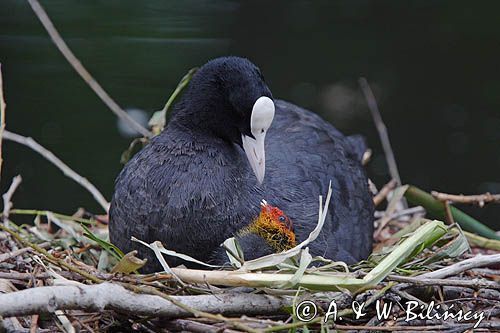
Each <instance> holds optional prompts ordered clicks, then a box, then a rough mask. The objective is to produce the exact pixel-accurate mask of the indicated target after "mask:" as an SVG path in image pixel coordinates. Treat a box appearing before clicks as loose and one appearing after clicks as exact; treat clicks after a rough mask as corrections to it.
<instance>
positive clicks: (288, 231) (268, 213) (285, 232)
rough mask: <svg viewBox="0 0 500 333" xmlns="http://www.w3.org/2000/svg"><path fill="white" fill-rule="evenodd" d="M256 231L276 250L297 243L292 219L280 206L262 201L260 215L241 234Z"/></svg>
mask: <svg viewBox="0 0 500 333" xmlns="http://www.w3.org/2000/svg"><path fill="white" fill-rule="evenodd" d="M245 233H254V234H257V235H258V236H260V237H262V238H263V239H264V240H265V241H266V242H267V244H269V246H271V247H272V248H273V250H274V251H275V252H281V251H285V250H289V249H291V248H293V247H295V246H296V245H297V243H296V240H295V233H294V232H293V225H292V221H291V220H290V219H289V218H288V216H286V215H285V214H284V213H283V211H281V210H280V209H279V208H278V207H275V206H271V205H269V204H268V203H267V202H266V201H264V200H263V201H262V203H261V210H260V214H259V216H258V217H257V218H256V219H255V220H254V221H253V222H252V223H251V224H250V225H249V226H248V227H246V228H245V229H244V230H243V231H242V232H240V234H243V235H244V234H245Z"/></svg>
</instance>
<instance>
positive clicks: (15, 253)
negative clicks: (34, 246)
mask: <svg viewBox="0 0 500 333" xmlns="http://www.w3.org/2000/svg"><path fill="white" fill-rule="evenodd" d="M49 245H50V243H49V242H45V243H42V244H39V245H38V246H40V247H41V248H45V247H48V246H49ZM30 250H31V247H24V248H22V249H19V250H15V251H11V252H8V253H2V254H0V262H2V261H5V260H9V259H11V258H14V257H17V256H20V255H21V254H23V253H25V252H28V251H30ZM1 273H2V272H0V274H1ZM0 278H1V277H0Z"/></svg>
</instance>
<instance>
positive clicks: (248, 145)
mask: <svg viewBox="0 0 500 333" xmlns="http://www.w3.org/2000/svg"><path fill="white" fill-rule="evenodd" d="M265 137H266V133H264V135H260V136H255V139H253V138H251V137H249V136H246V135H243V136H242V137H241V139H242V141H243V149H244V150H245V153H246V154H247V158H248V162H249V163H250V166H251V167H252V170H253V172H254V173H255V176H256V177H257V180H258V181H259V184H262V181H263V180H264V175H265V173H266V151H265V149H264V139H265Z"/></svg>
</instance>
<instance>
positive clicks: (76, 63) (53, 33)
mask: <svg viewBox="0 0 500 333" xmlns="http://www.w3.org/2000/svg"><path fill="white" fill-rule="evenodd" d="M28 2H29V4H30V6H31V8H32V9H33V12H35V14H36V16H37V17H38V19H39V20H40V22H41V23H42V25H43V27H44V28H45V30H47V33H48V34H49V36H50V38H51V39H52V41H53V42H54V44H55V45H56V47H57V48H58V49H59V51H60V52H61V53H62V55H63V56H64V58H66V60H67V61H68V62H69V63H70V65H71V66H72V67H73V69H74V70H75V71H76V72H77V73H78V74H79V75H80V77H81V78H82V79H83V80H84V81H85V82H86V83H87V84H88V85H89V86H90V88H91V89H92V90H93V91H94V92H95V93H96V94H97V96H99V98H100V99H101V100H102V101H103V102H104V104H106V106H107V107H108V108H110V109H111V111H113V112H114V113H115V114H116V115H117V116H118V117H119V118H121V119H123V120H124V121H125V122H127V123H128V124H129V125H130V126H131V127H132V128H133V129H135V130H136V131H137V132H139V133H140V134H142V135H143V136H145V137H148V138H149V137H151V136H152V133H151V132H150V131H148V130H147V129H145V128H144V127H142V126H141V125H140V124H139V123H137V122H136V121H135V120H134V119H133V118H132V117H131V116H130V115H129V114H128V113H127V112H125V111H124V110H123V109H122V108H121V107H120V106H119V105H118V104H117V103H116V102H115V101H114V100H113V99H112V98H111V96H109V95H108V93H107V92H106V91H105V90H104V89H103V88H102V87H101V85H100V84H99V83H98V82H97V81H96V80H95V79H94V78H93V77H92V75H91V74H90V73H89V72H88V71H87V69H86V68H85V67H83V65H82V63H81V62H80V60H78V58H77V57H76V56H75V55H74V54H73V52H72V51H71V50H70V48H69V47H68V45H67V44H66V43H65V42H64V40H63V39H62V37H61V35H60V34H59V32H58V31H57V29H56V28H55V26H54V24H53V23H52V21H51V20H50V18H49V16H48V15H47V13H46V12H45V10H44V9H43V7H42V6H41V5H40V3H39V2H38V0H28Z"/></svg>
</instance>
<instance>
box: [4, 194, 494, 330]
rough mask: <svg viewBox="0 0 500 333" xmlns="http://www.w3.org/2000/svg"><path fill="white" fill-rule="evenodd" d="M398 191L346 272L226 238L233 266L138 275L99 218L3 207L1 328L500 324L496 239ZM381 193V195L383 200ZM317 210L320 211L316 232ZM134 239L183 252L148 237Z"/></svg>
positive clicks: (300, 254)
mask: <svg viewBox="0 0 500 333" xmlns="http://www.w3.org/2000/svg"><path fill="white" fill-rule="evenodd" d="M407 191H408V187H400V188H397V189H395V190H393V191H392V193H393V196H392V198H391V200H390V201H389V202H388V203H387V208H386V209H385V210H383V211H382V210H381V211H377V213H376V214H377V216H378V219H377V221H376V232H375V237H376V238H375V239H376V243H375V247H374V253H373V254H372V256H370V258H368V260H366V261H364V262H361V263H359V264H357V265H354V266H351V267H349V268H347V267H346V266H345V265H344V264H343V263H338V262H331V261H328V260H326V259H324V258H313V257H311V256H310V255H309V253H308V251H307V242H306V243H305V244H302V246H299V247H297V250H296V251H295V252H294V251H292V252H290V253H289V252H284V253H288V255H283V253H280V254H275V255H271V256H268V257H267V258H263V259H260V260H259V259H257V260H256V261H248V262H244V261H243V259H242V258H238V257H239V255H238V254H237V246H236V247H234V248H233V249H234V251H231V245H230V242H226V243H225V244H226V245H227V246H228V247H227V249H228V255H229V256H230V257H232V258H233V259H237V260H233V262H234V267H233V268H230V269H226V270H220V269H213V268H211V269H210V270H208V269H207V270H205V271H203V270H191V269H186V268H170V267H168V266H164V267H165V270H166V271H165V272H162V273H156V274H148V275H142V274H137V273H135V272H134V271H136V270H137V269H138V268H140V267H141V265H143V264H144V263H143V262H142V261H141V260H140V258H136V257H135V256H134V253H130V254H127V255H125V256H123V254H122V253H121V251H120V250H119V249H116V248H115V247H114V246H113V245H112V244H110V243H108V242H107V241H105V239H107V230H108V228H107V217H106V216H95V215H90V214H88V213H86V212H85V211H84V210H80V211H78V212H77V213H75V214H74V215H71V216H67V215H63V214H57V213H54V212H49V211H35V210H22V209H10V206H11V205H9V207H8V208H9V210H8V211H4V215H3V217H4V224H3V225H1V226H0V229H1V231H0V253H2V254H1V255H0V288H1V291H2V293H3V294H1V295H0V314H2V316H3V320H2V327H3V329H6V330H7V331H16V332H18V331H19V332H20V331H26V332H28V331H30V330H31V331H37V332H54V331H66V332H74V331H79V332H102V331H138V332H171V331H193V332H226V331H227V332H236V331H241V332H262V331H263V332H272V331H290V330H291V331H293V330H296V329H301V330H303V331H307V330H309V331H327V330H328V329H332V328H333V329H337V330H346V331H349V330H356V331H357V330H365V331H411V330H415V331H416V330H419V331H422V330H424V331H425V330H427V331H429V330H434V331H436V330H441V331H450V332H452V331H453V332H455V331H457V332H458V331H459V332H462V331H465V330H468V329H474V330H475V331H480V330H484V331H491V330H495V329H500V308H499V307H498V300H499V299H500V284H499V283H498V282H499V281H500V264H499V263H500V251H499V250H500V242H499V241H497V240H491V239H487V238H484V237H481V236H477V235H474V234H471V233H468V232H464V231H462V230H461V229H460V228H459V227H458V226H457V225H453V224H452V225H445V224H444V223H443V222H440V221H430V220H426V219H425V218H424V215H425V213H426V211H425V209H424V208H422V207H419V206H417V207H413V208H409V209H405V208H403V207H404V206H402V204H401V202H402V198H403V194H404V193H406V192H407ZM379 193H381V194H380V195H379V196H378V197H377V196H375V198H376V200H378V201H379V202H380V201H383V200H384V198H385V196H383V198H382V197H381V195H383V193H382V191H381V192H379ZM387 193H389V192H388V191H387ZM327 200H328V198H327ZM327 203H328V201H326V202H325V205H324V206H325V207H328V206H327ZM325 213H326V212H322V211H321V210H320V211H319V214H318V216H319V218H318V228H317V229H318V230H320V229H321V224H322V216H323V215H326V214H325ZM22 215H30V216H32V217H33V218H34V223H33V225H20V226H19V225H17V224H15V222H16V219H18V218H19V217H20V216H22ZM313 233H314V232H313ZM313 236H314V235H312V236H311V237H312V238H311V237H310V238H311V239H310V240H312V239H314V237H313ZM144 245H146V246H149V247H150V248H151V249H152V250H154V251H157V252H158V253H160V252H164V253H168V254H169V255H178V256H182V254H175V253H172V252H170V251H167V250H165V249H164V248H163V247H162V246H161V245H160V244H158V243H157V242H156V243H153V244H145V243H144ZM138 246H140V245H138ZM165 246H167V247H168V244H165ZM292 250H293V249H292ZM318 261H319V262H320V263H321V264H320V265H312V264H313V263H314V262H318ZM163 262H164V261H163ZM164 265H166V262H164ZM242 268H243V269H242ZM346 269H347V270H346ZM325 318H326V321H325Z"/></svg>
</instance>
